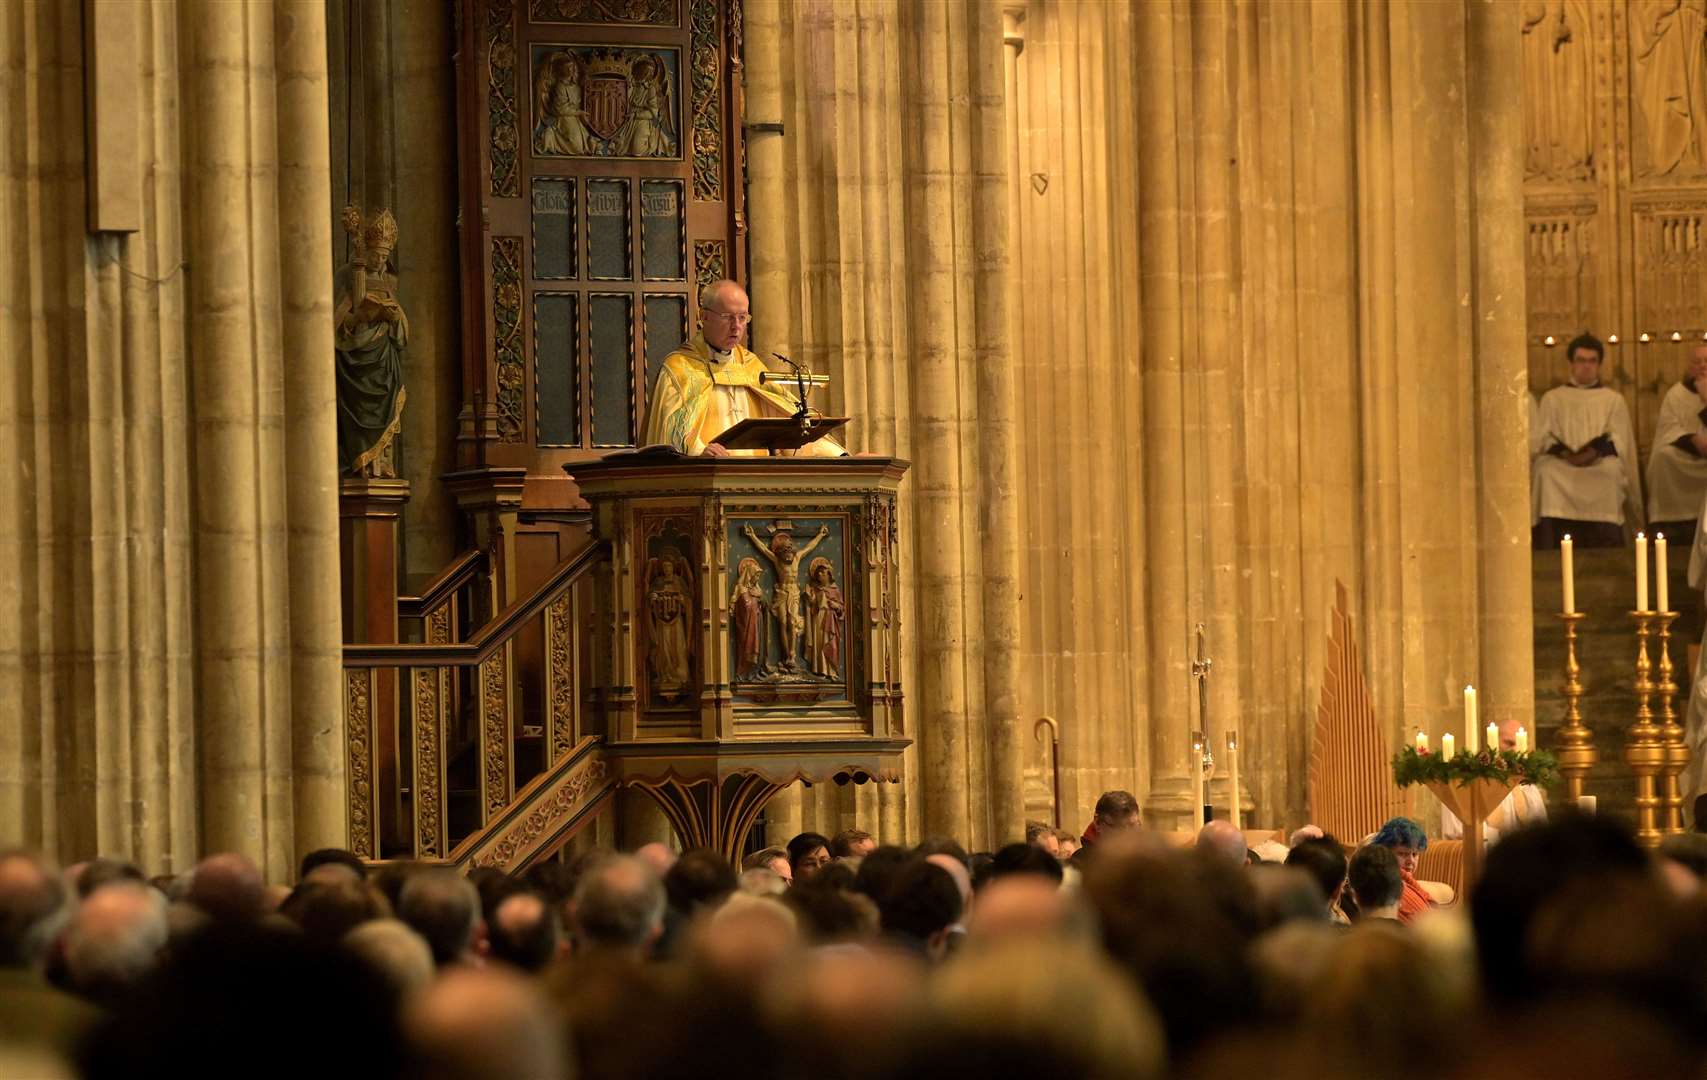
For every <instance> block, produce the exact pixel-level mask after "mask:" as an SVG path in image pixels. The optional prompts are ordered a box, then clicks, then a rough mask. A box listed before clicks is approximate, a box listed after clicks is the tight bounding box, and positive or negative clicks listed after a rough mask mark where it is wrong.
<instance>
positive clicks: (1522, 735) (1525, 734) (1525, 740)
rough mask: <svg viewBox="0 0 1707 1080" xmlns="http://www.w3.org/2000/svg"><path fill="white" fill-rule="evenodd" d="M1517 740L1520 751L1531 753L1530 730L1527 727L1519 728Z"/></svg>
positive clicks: (1521, 752)
mask: <svg viewBox="0 0 1707 1080" xmlns="http://www.w3.org/2000/svg"><path fill="white" fill-rule="evenodd" d="M1515 742H1516V743H1517V752H1518V753H1520V754H1527V753H1529V731H1528V730H1527V729H1525V728H1521V727H1520V728H1518V729H1517V738H1516V740H1515Z"/></svg>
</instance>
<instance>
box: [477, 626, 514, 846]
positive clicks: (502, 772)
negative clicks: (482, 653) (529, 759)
mask: <svg viewBox="0 0 1707 1080" xmlns="http://www.w3.org/2000/svg"><path fill="white" fill-rule="evenodd" d="M509 652H510V647H509V646H508V645H505V646H503V647H502V648H500V649H498V650H497V651H496V652H494V653H493V654H492V655H491V656H489V657H487V658H486V660H485V661H484V662H483V663H481V665H480V760H481V762H482V767H481V774H480V788H481V802H482V805H483V806H484V807H485V808H486V820H488V821H490V820H491V819H492V818H495V817H497V816H498V815H499V814H501V813H503V812H504V807H505V806H507V805H509V802H510V724H509V712H510V687H509V680H510V668H509Z"/></svg>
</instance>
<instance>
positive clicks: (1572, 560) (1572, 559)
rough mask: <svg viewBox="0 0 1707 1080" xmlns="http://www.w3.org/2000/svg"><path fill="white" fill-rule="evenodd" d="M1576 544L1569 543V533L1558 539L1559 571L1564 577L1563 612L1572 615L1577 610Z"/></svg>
mask: <svg viewBox="0 0 1707 1080" xmlns="http://www.w3.org/2000/svg"><path fill="white" fill-rule="evenodd" d="M1575 547H1576V545H1575V544H1573V543H1571V537H1570V534H1569V533H1566V534H1565V538H1564V539H1563V540H1561V541H1559V573H1560V574H1561V575H1562V576H1563V577H1564V579H1565V614H1566V615H1573V614H1575V613H1576V610H1577V570H1576V556H1575V552H1574V549H1575Z"/></svg>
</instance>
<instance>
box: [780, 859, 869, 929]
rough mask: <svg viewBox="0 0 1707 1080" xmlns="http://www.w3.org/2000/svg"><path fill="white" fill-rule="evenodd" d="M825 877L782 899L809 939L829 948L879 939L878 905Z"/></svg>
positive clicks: (816, 878) (803, 885) (786, 893)
mask: <svg viewBox="0 0 1707 1080" xmlns="http://www.w3.org/2000/svg"><path fill="white" fill-rule="evenodd" d="M823 876H824V875H823V874H818V875H815V876H814V877H813V878H812V879H811V880H809V881H806V882H802V883H801V884H800V885H799V886H798V887H796V888H793V889H789V890H787V891H786V892H785V893H783V894H782V895H781V897H780V898H781V900H782V902H783V903H785V904H787V905H788V907H789V908H790V909H791V910H792V911H793V912H794V914H795V916H796V917H797V918H798V919H799V926H800V930H801V932H802V933H803V934H804V935H805V937H806V938H807V940H808V941H810V942H811V943H812V944H816V945H825V944H831V943H834V942H844V941H864V940H867V939H869V938H872V937H875V936H876V935H877V931H878V929H879V925H880V920H879V916H878V911H877V905H876V904H874V903H872V902H871V900H870V899H869V898H868V897H865V896H863V895H861V894H859V893H856V892H854V891H852V890H851V889H848V888H845V887H842V886H840V885H837V884H835V883H833V882H828V881H822V880H820V878H822V877H823Z"/></svg>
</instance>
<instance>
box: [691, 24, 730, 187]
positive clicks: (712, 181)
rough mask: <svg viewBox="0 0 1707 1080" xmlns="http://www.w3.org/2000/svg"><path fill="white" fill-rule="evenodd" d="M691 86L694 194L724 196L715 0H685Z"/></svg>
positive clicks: (719, 65) (721, 105)
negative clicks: (686, 1)
mask: <svg viewBox="0 0 1707 1080" xmlns="http://www.w3.org/2000/svg"><path fill="white" fill-rule="evenodd" d="M688 2H689V5H690V6H689V9H688V11H689V16H688V17H689V19H690V21H691V30H692V36H691V45H690V50H691V55H690V56H689V60H688V63H689V67H690V68H691V69H692V76H691V78H692V85H693V197H694V198H695V199H697V200H698V201H700V202H717V201H718V200H720V199H722V198H723V89H722V84H723V62H722V52H721V50H720V49H719V48H718V47H717V45H718V41H717V0H688Z"/></svg>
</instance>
